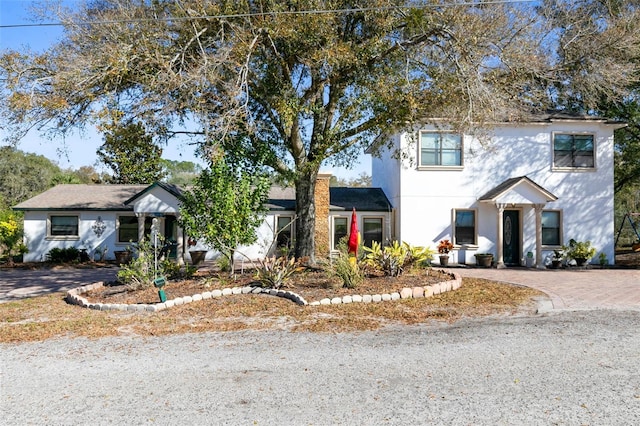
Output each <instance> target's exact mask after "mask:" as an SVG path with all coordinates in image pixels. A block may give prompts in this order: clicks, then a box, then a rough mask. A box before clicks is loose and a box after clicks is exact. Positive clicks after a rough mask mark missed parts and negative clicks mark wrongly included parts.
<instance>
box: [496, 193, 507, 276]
mask: <svg viewBox="0 0 640 426" xmlns="http://www.w3.org/2000/svg"><path fill="white" fill-rule="evenodd" d="M506 206H507V205H506V204H496V207H497V208H498V238H497V243H496V244H497V245H498V247H496V252H497V255H498V264H497V267H498V268H504V267H505V266H504V250H503V239H504V235H503V234H504V230H503V229H504V223H503V217H502V215H503V213H504V209H505V207H506Z"/></svg>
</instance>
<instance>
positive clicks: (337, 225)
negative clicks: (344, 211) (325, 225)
mask: <svg viewBox="0 0 640 426" xmlns="http://www.w3.org/2000/svg"><path fill="white" fill-rule="evenodd" d="M348 234H349V218H348V217H345V216H334V217H333V241H331V249H332V250H338V243H340V240H341V239H343V238H345V237H346V236H347V235H348Z"/></svg>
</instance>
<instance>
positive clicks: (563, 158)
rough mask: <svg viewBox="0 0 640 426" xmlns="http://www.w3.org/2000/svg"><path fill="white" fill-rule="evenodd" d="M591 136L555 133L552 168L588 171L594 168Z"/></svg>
mask: <svg viewBox="0 0 640 426" xmlns="http://www.w3.org/2000/svg"><path fill="white" fill-rule="evenodd" d="M593 139H594V138H593V135H584V134H568V133H555V134H554V135H553V167H556V168H577V169H590V168H593V167H595V151H594V140H593Z"/></svg>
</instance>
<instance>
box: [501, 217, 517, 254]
mask: <svg viewBox="0 0 640 426" xmlns="http://www.w3.org/2000/svg"><path fill="white" fill-rule="evenodd" d="M502 232H503V234H502V254H503V258H504V264H505V265H519V264H520V211H519V210H505V211H504V212H503V213H502Z"/></svg>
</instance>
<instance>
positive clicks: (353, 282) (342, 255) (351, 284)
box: [327, 238, 364, 288]
mask: <svg viewBox="0 0 640 426" xmlns="http://www.w3.org/2000/svg"><path fill="white" fill-rule="evenodd" d="M337 248H338V255H337V256H336V257H334V258H333V259H332V260H331V262H330V263H328V264H327V270H328V272H329V274H330V275H332V276H335V277H338V278H339V279H340V280H341V281H342V286H343V287H345V288H356V287H357V286H358V285H359V284H361V283H362V281H363V280H364V272H363V271H362V269H361V268H360V264H359V262H358V259H357V258H355V257H353V256H350V255H349V249H348V247H347V242H346V239H344V238H343V239H342V240H340V242H339V243H338V247H337Z"/></svg>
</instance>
